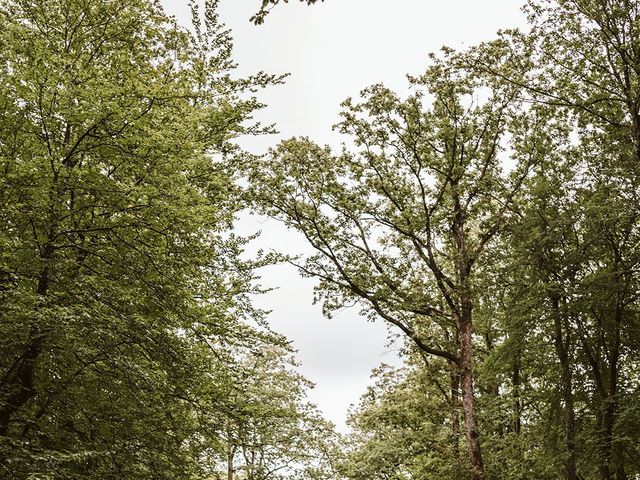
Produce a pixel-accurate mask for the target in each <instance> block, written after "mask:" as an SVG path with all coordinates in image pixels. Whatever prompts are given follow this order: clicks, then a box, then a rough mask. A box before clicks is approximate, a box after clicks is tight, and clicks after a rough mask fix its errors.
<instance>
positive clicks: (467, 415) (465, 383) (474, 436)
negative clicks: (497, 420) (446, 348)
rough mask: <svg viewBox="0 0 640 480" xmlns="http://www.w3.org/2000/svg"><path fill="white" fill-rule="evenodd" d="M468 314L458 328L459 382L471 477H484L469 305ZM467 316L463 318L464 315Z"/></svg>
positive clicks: (478, 479)
mask: <svg viewBox="0 0 640 480" xmlns="http://www.w3.org/2000/svg"><path fill="white" fill-rule="evenodd" d="M467 309H468V312H464V310H465V309H464V307H463V312H464V313H468V315H463V318H462V319H461V325H460V326H461V328H460V384H461V390H462V411H463V412H464V427H465V434H466V437H467V444H468V447H469V461H470V463H471V471H472V473H473V478H474V479H477V480H480V479H483V478H484V463H483V461H482V452H481V450H480V437H479V435H478V421H477V417H476V408H475V399H474V395H473V345H472V324H471V305H470V304H469V305H468V307H467ZM465 316H466V317H467V318H464V317H465Z"/></svg>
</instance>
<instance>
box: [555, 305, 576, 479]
mask: <svg viewBox="0 0 640 480" xmlns="http://www.w3.org/2000/svg"><path fill="white" fill-rule="evenodd" d="M551 307H552V309H553V325H554V345H555V350H556V354H557V356H558V359H559V360H560V383H561V394H562V400H563V401H564V432H565V440H566V447H567V456H566V460H565V478H566V480H577V479H578V475H577V467H576V442H575V435H576V434H575V431H576V426H575V411H574V406H573V386H572V375H571V365H570V361H569V351H568V350H569V332H568V329H567V328H565V327H566V322H565V321H563V320H564V319H563V318H562V315H561V313H560V297H559V295H552V296H551ZM563 330H565V334H564V335H563Z"/></svg>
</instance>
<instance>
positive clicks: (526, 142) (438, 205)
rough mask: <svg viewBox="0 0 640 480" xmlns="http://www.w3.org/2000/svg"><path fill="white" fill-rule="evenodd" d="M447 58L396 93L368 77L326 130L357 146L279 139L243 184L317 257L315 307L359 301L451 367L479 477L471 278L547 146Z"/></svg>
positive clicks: (532, 127)
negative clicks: (427, 100) (334, 126)
mask: <svg viewBox="0 0 640 480" xmlns="http://www.w3.org/2000/svg"><path fill="white" fill-rule="evenodd" d="M447 56H448V57H451V58H447V59H445V60H437V59H435V58H433V65H432V67H430V68H429V69H428V71H427V73H426V74H425V75H424V76H422V77H420V78H418V79H414V80H413V87H414V88H416V90H417V92H416V93H415V94H414V95H412V96H411V97H409V98H408V99H406V100H401V99H399V98H398V97H397V96H396V95H395V94H393V93H392V92H391V91H389V90H388V89H386V88H384V87H383V86H380V85H377V86H373V87H371V88H369V89H367V90H365V91H363V97H364V100H363V102H362V103H360V104H353V103H352V102H351V100H347V101H346V102H345V103H344V107H345V111H344V113H343V120H342V122H341V123H340V124H339V126H338V127H339V128H340V130H341V131H342V132H343V133H345V134H349V135H351V136H352V138H353V140H354V143H355V146H356V148H357V151H356V152H354V153H350V152H348V151H344V152H343V153H342V154H341V155H333V154H332V153H331V152H330V150H329V149H328V148H320V147H318V146H316V145H314V144H313V143H311V142H310V141H308V140H305V139H297V140H296V139H293V140H289V141H286V142H284V143H283V144H281V145H280V146H279V147H278V148H277V149H276V150H275V151H273V152H272V154H271V155H269V156H268V158H267V159H265V160H262V161H258V162H257V163H256V164H255V168H254V169H253V171H252V182H253V185H254V194H255V199H256V201H257V202H258V203H259V204H260V205H262V206H263V208H264V209H265V211H266V212H267V213H269V214H270V215H273V216H274V217H276V218H278V219H280V220H282V221H284V222H285V224H286V225H288V226H290V227H292V228H295V229H297V230H299V231H300V232H302V233H303V235H304V236H305V237H306V238H307V240H308V241H309V243H310V244H311V245H312V246H313V247H314V248H315V249H316V251H317V252H318V253H317V254H316V255H314V256H312V257H309V258H308V259H307V261H306V262H305V263H304V264H301V265H299V266H300V268H301V270H302V272H303V273H305V274H307V275H310V276H314V277H317V278H319V279H320V284H319V287H318V288H319V292H320V295H321V296H322V297H323V298H324V300H325V311H326V312H327V313H330V312H331V311H332V310H334V309H336V308H340V307H342V306H345V305H348V304H350V303H351V302H353V301H354V300H355V301H357V302H360V303H361V305H362V307H363V311H364V313H365V315H368V316H370V317H371V318H382V319H384V320H386V321H388V322H389V323H390V324H391V325H393V326H395V327H396V328H398V329H400V330H401V331H402V332H403V333H404V334H405V335H406V336H407V337H408V338H409V339H410V340H411V341H412V342H413V343H414V344H415V345H416V346H417V347H418V349H419V350H421V351H422V352H423V354H425V355H428V356H435V357H440V358H443V359H445V360H446V361H448V362H450V364H451V365H452V367H453V368H454V369H455V371H457V372H458V373H459V378H460V390H461V402H462V410H463V413H464V431H465V433H466V439H467V449H468V454H469V465H470V468H471V470H472V472H473V475H474V476H475V478H483V476H484V464H483V459H482V453H481V449H480V439H479V431H478V424H477V413H476V407H475V398H474V387H473V383H474V375H473V362H474V353H473V335H474V326H473V309H474V304H475V299H476V297H477V293H476V285H475V280H474V272H476V270H477V269H478V268H479V266H481V265H482V263H483V262H484V261H486V260H485V258H484V257H483V253H484V252H485V249H486V247H487V245H488V244H489V243H490V242H491V241H492V240H493V239H494V238H495V235H496V234H497V233H498V232H499V231H500V230H501V228H502V225H503V223H504V221H505V219H506V218H507V217H508V215H509V212H510V208H511V205H512V203H513V201H514V199H515V197H516V196H517V195H518V191H519V189H520V187H521V185H522V182H523V179H524V178H525V177H526V175H527V172H528V171H529V168H530V167H531V166H532V165H533V164H534V163H535V162H536V161H537V158H538V156H539V155H540V154H541V149H544V147H545V145H546V144H545V143H544V142H542V143H539V142H538V136H539V135H538V133H539V130H540V129H541V128H543V126H544V123H545V119H544V115H543V114H541V113H540V112H538V111H534V110H529V111H527V110H526V109H524V108H523V106H522V104H521V103H519V101H518V98H517V92H518V89H517V88H514V87H512V85H511V84H509V83H503V82H492V83H482V82H480V81H479V79H478V78H477V77H474V76H471V75H467V74H466V73H465V72H464V71H462V70H461V69H459V68H457V67H456V66H455V65H456V62H455V56H454V55H453V54H451V52H449V53H447ZM487 92H488V93H487ZM425 94H428V95H430V96H432V97H433V104H432V106H431V107H430V108H427V107H425V106H424V105H423V95H425ZM483 94H484V95H485V96H484V97H482V96H481V95H483ZM509 142H511V145H510V146H511V147H512V150H511V152H515V153H512V154H510V153H507V152H506V150H505V149H506V148H507V146H508V145H509ZM508 158H511V160H512V161H513V163H514V164H515V166H514V168H512V170H511V171H510V172H508V173H507V172H506V170H505V162H506V160H507V159H508Z"/></svg>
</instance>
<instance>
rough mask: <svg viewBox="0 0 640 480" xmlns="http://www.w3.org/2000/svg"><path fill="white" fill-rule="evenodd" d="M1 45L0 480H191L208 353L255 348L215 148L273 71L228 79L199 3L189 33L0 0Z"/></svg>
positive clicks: (227, 171)
mask: <svg viewBox="0 0 640 480" xmlns="http://www.w3.org/2000/svg"><path fill="white" fill-rule="evenodd" d="M0 45H2V48H1V49H0V170H1V172H2V173H1V174H0V301H1V303H0V350H1V351H2V355H1V356H0V440H1V446H0V450H1V452H0V461H1V465H2V466H1V469H0V472H1V473H0V476H4V477H6V478H17V479H19V478H27V477H29V476H30V475H31V476H42V477H46V476H48V475H50V474H52V472H56V475H59V476H61V477H64V478H115V477H118V478H132V479H133V478H192V475H194V474H195V473H196V472H198V471H200V465H199V462H198V455H199V453H198V451H201V450H198V449H202V448H205V447H204V446H202V445H200V444H199V441H198V438H199V437H198V436H197V435H195V432H197V430H198V428H199V426H198V422H199V420H200V419H201V418H203V417H201V416H199V415H198V409H197V408H195V405H196V404H197V402H196V400H198V399H197V398H196V397H197V394H198V392H199V393H204V392H206V391H207V390H206V389H204V388H202V384H212V386H210V388H209V389H208V395H209V398H208V400H207V402H208V404H209V405H217V406H218V407H220V408H221V404H223V403H224V401H223V400H222V399H223V398H224V393H225V388H226V387H225V386H224V382H223V381H224V379H225V378H228V375H227V374H226V373H225V366H224V365H221V364H220V363H217V362H216V361H215V359H216V355H217V356H220V355H225V357H224V358H232V356H231V355H229V354H227V353H225V352H228V351H229V350H230V349H232V348H234V347H233V346H234V345H235V346H236V348H241V347H242V348H248V347H250V346H251V345H250V344H251V343H253V344H255V343H261V342H263V341H265V342H266V341H271V340H270V339H268V338H267V337H266V336H264V337H263V339H262V340H261V339H260V336H259V334H258V333H257V332H256V329H255V328H251V327H249V323H248V322H249V321H251V319H250V317H251V316H253V315H254V313H255V312H252V311H251V309H250V307H248V306H247V301H246V299H245V298H243V296H244V295H245V294H246V293H248V292H249V291H250V290H251V289H252V288H253V287H251V283H252V277H253V274H252V272H251V268H250V267H251V265H250V264H249V263H248V262H244V261H241V260H240V256H239V255H240V251H241V249H242V241H241V240H239V239H237V238H235V237H234V236H233V235H231V234H230V233H229V231H230V227H231V222H232V219H233V215H234V212H235V211H236V210H237V208H238V207H237V205H236V203H237V202H236V199H235V192H236V188H235V186H234V181H233V169H232V167H233V157H234V151H235V147H233V146H232V144H231V142H230V140H231V139H232V138H234V137H235V136H237V135H239V134H241V133H252V132H256V131H257V130H258V129H256V128H254V127H251V126H246V125H245V123H244V121H245V120H246V119H247V118H248V116H249V115H250V113H251V112H252V111H253V110H254V109H255V108H256V107H258V103H257V101H256V100H255V99H253V98H252V97H251V96H250V95H244V94H243V92H246V91H247V90H248V89H253V88H256V87H259V86H261V85H266V84H268V83H270V82H272V81H273V80H275V79H274V78H273V77H269V76H266V75H263V74H260V75H257V76H255V77H252V78H248V79H244V80H233V79H232V77H231V69H232V67H233V62H232V60H231V57H230V53H231V43H230V37H229V34H228V33H227V31H226V30H225V29H224V28H223V26H222V25H221V24H220V23H219V21H218V18H217V14H216V2H215V1H214V2H208V3H207V5H206V8H205V11H204V12H203V14H202V15H201V16H199V17H198V19H197V22H196V25H195V28H194V33H193V34H192V33H189V32H188V31H187V30H186V29H183V28H180V27H178V26H176V24H175V23H174V21H173V20H171V19H170V18H169V17H167V16H166V15H165V14H164V13H163V12H162V10H161V9H160V7H159V6H158V5H157V4H156V3H154V2H151V1H147V0H115V1H102V0H100V1H89V0H86V1H85V0H41V1H40V0H39V1H32V0H4V1H2V2H1V3H0ZM241 95H244V96H243V98H244V99H241V98H240V97H241ZM243 318H244V319H246V321H245V320H243ZM247 339H250V342H247ZM248 344H249V345H248ZM231 366H232V364H228V365H227V366H226V368H230V367H231ZM214 386H215V388H214ZM196 447H197V448H196ZM30 478H31V477H30Z"/></svg>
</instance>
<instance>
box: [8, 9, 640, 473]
mask: <svg viewBox="0 0 640 480" xmlns="http://www.w3.org/2000/svg"><path fill="white" fill-rule="evenodd" d="M303 1H306V3H308V4H312V3H315V0H303ZM277 3H279V2H278V0H264V1H262V3H261V7H259V8H260V10H259V12H258V13H257V14H256V16H255V17H254V18H253V20H254V22H256V23H261V22H262V21H263V20H264V18H265V15H266V14H267V13H268V11H269V10H270V8H272V7H274V6H275V5H276V4H277ZM284 3H286V0H284ZM190 5H191V10H192V14H193V25H192V26H191V28H190V29H186V28H183V27H180V26H178V25H177V24H176V23H175V21H174V20H173V19H171V18H170V17H168V16H167V15H166V14H165V13H164V12H163V11H162V9H161V8H160V6H159V5H158V4H157V3H155V2H152V1H151V0H0V172H1V175H0V349H1V350H0V351H1V352H2V355H0V478H7V479H45V478H51V479H54V478H55V479H58V478H59V479H93V478H95V479H111V478H112V479H210V478H216V479H222V478H226V479H227V480H233V479H246V480H283V479H285V478H294V479H300V480H302V479H304V480H311V479H314V480H315V479H317V480H325V479H327V480H328V479H331V478H347V479H352V480H391V479H396V480H411V479H414V480H422V479H425V480H426V479H445V480H446V479H450V480H454V479H456V480H458V479H467V478H468V479H474V480H484V479H486V480H493V479H496V480H497V479H504V480H525V479H541V480H545V479H548V480H555V479H566V480H596V479H598V480H612V479H615V480H631V479H634V478H639V477H640V447H639V445H640V381H639V380H638V379H639V378H640V317H639V313H640V312H639V311H638V299H639V293H640V278H639V272H640V2H639V1H638V0H530V1H529V3H528V5H527V7H526V11H527V14H528V20H529V27H528V28H527V30H526V32H521V31H517V30H514V31H504V32H501V33H500V34H499V35H498V36H497V38H496V39H495V40H493V41H490V42H487V43H484V44H481V45H477V46H475V47H472V48H470V49H468V50H466V51H464V52H456V51H453V50H451V49H443V51H442V52H441V53H440V54H439V55H433V56H432V57H431V58H430V63H429V66H428V68H427V69H426V71H425V73H424V74H423V75H421V76H419V77H416V78H412V79H411V80H410V82H411V87H412V93H411V94H410V95H409V96H408V97H406V98H401V97H400V96H398V95H396V94H395V93H394V92H392V91H390V90H389V89H388V88H386V87H384V86H383V85H374V86H371V87H369V88H367V89H365V90H363V92H362V95H361V98H360V99H357V100H353V99H348V100H346V101H345V102H344V103H343V114H342V119H341V122H340V123H339V124H338V125H337V128H338V129H339V130H340V131H341V132H342V133H343V134H344V135H345V136H347V137H348V138H349V141H350V143H349V147H346V146H345V148H344V149H343V150H342V151H341V152H339V153H336V152H333V151H332V150H331V149H330V148H328V147H321V146H318V145H316V144H314V143H313V142H312V141H311V140H309V139H307V138H294V139H289V140H286V141H284V142H282V143H281V144H280V145H279V146H278V147H276V148H274V149H273V150H272V151H271V152H270V153H269V154H267V155H265V156H263V157H252V156H249V155H247V154H245V153H243V152H242V151H241V150H240V149H239V148H238V147H237V145H236V143H235V139H236V138H237V137H238V136H239V135H243V134H260V133H266V132H270V131H271V130H270V129H269V128H262V127H261V126H260V125H258V124H255V123H252V122H251V115H252V113H253V112H254V111H255V110H256V109H257V108H260V107H261V105H260V103H259V102H258V101H257V99H256V98H255V97H254V94H255V92H256V91H257V89H259V88H261V87H264V86H267V85H270V84H273V83H277V82H280V81H281V80H282V78H281V77H277V76H271V75H267V74H264V73H258V74H256V75H254V76H251V77H248V78H240V79H239V78H236V77H235V76H234V74H233V68H234V63H233V61H232V57H231V53H232V52H231V40H230V34H229V32H228V31H227V30H226V29H225V27H224V26H223V25H222V24H221V23H220V22H219V19H218V14H217V6H218V5H217V1H215V0H211V1H208V2H205V4H204V8H202V6H200V7H199V6H198V3H197V2H191V3H190ZM241 175H245V176H246V177H244V178H242V179H241V178H240V176H241ZM241 185H242V186H245V185H246V186H247V188H246V191H243V189H244V187H241ZM247 199H249V200H250V202H251V203H250V204H249V203H247V202H246V201H245V200H247ZM249 205H252V206H253V207H254V208H255V209H256V210H259V211H261V212H264V213H267V214H268V215H271V216H273V217H275V218H278V219H279V220H282V221H283V222H285V224H287V225H288V226H290V227H291V228H294V229H296V230H298V231H299V232H301V233H302V234H303V235H304V237H305V238H306V239H307V241H308V242H309V244H310V245H311V246H312V247H313V248H314V249H315V252H316V253H315V254H314V255H312V256H309V257H308V258H305V259H302V260H300V259H292V260H291V261H292V262H294V263H296V264H297V265H298V267H299V268H300V270H301V272H302V274H304V275H307V276H311V277H315V278H317V279H318V286H317V290H318V296H319V298H321V299H322V300H323V301H324V311H325V313H326V314H327V315H331V314H332V313H333V312H334V311H336V310H337V309H341V308H344V307H346V306H350V305H353V304H354V303H356V304H358V305H359V306H360V308H361V311H362V314H363V315H364V316H366V317H367V318H370V319H381V320H384V321H386V322H387V323H388V325H389V327H390V329H391V330H392V331H393V332H396V334H397V336H398V342H400V343H401V345H402V346H403V360H404V364H403V365H402V366H400V367H397V368H391V367H389V366H386V365H382V366H380V367H379V368H378V369H376V370H375V371H374V375H373V380H374V383H373V385H371V386H370V388H369V389H368V391H367V392H366V394H365V395H364V396H363V397H362V398H361V400H360V403H359V404H358V405H357V406H356V407H355V408H354V409H353V410H352V412H351V416H350V425H351V427H352V431H351V433H350V434H349V435H346V436H345V437H340V436H338V435H337V434H336V433H335V432H334V431H333V427H332V425H331V424H330V423H329V422H327V421H326V420H324V419H323V418H322V417H321V415H320V414H319V413H318V411H317V409H316V408H315V407H314V406H313V405H312V404H310V403H309V402H308V401H307V400H306V396H305V395H306V391H307V389H308V388H310V387H311V385H310V383H309V382H308V381H307V380H305V379H304V378H303V377H302V376H301V375H300V374H299V373H297V371H296V364H295V361H294V360H293V359H292V357H291V351H290V347H289V345H288V342H287V341H286V339H284V338H282V337H281V336H280V335H278V334H276V333H275V332H272V331H271V330H270V329H269V327H268V324H267V323H266V322H265V320H264V312H261V311H259V310H257V309H255V308H253V307H252V306H251V296H252V295H253V294H255V293H259V291H260V288H259V286H258V285H257V284H256V282H255V280H256V268H258V267H260V266H261V265H264V264H265V263H266V262H267V259H265V258H259V259H254V260H249V259H247V258H246V256H244V255H243V248H244V246H245V245H246V242H248V241H250V239H243V238H238V237H237V236H236V235H234V233H233V222H234V219H235V216H236V214H237V213H238V212H239V211H240V209H242V208H245V207H247V206H249ZM283 253H285V254H286V253H287V252H283Z"/></svg>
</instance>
